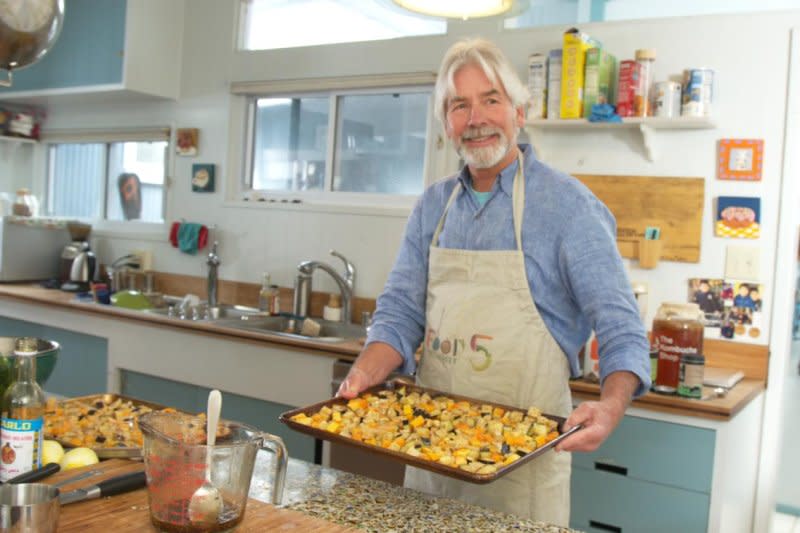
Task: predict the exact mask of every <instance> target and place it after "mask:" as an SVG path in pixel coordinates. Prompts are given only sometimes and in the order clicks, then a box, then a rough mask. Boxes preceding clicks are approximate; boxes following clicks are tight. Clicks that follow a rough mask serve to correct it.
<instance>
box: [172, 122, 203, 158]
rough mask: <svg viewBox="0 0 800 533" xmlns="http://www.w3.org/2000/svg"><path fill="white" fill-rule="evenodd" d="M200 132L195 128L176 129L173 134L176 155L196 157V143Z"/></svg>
mask: <svg viewBox="0 0 800 533" xmlns="http://www.w3.org/2000/svg"><path fill="white" fill-rule="evenodd" d="M199 138H200V130H198V129H197V128H178V131H177V132H176V133H175V152H176V153H177V154H178V155H186V156H191V155H197V142H198V139H199Z"/></svg>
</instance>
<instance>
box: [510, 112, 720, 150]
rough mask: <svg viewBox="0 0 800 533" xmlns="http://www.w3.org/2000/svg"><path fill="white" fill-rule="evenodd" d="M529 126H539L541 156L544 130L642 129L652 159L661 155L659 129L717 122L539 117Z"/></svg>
mask: <svg viewBox="0 0 800 533" xmlns="http://www.w3.org/2000/svg"><path fill="white" fill-rule="evenodd" d="M525 127H526V128H527V129H529V130H536V134H534V135H531V138H532V143H533V146H534V149H535V150H536V153H537V155H539V156H540V157H541V153H542V150H541V148H542V147H541V139H542V137H543V136H544V130H612V131H613V130H623V129H635V130H638V131H639V133H640V134H641V137H642V145H643V146H644V149H645V152H646V153H647V159H648V160H649V161H655V160H656V159H657V158H658V146H657V141H656V137H657V134H656V132H657V131H659V130H699V129H713V128H715V127H716V124H715V123H714V121H713V120H712V119H711V118H710V117H676V118H666V117H630V118H624V119H622V122H589V121H588V120H586V119H537V120H529V121H527V122H526V123H525Z"/></svg>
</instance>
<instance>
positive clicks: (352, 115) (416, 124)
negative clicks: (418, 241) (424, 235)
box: [246, 87, 432, 195]
mask: <svg viewBox="0 0 800 533" xmlns="http://www.w3.org/2000/svg"><path fill="white" fill-rule="evenodd" d="M431 93H432V88H431V87H424V88H420V87H416V88H406V89H401V88H393V89H379V90H373V91H354V92H332V93H329V94H327V95H319V94H316V95H308V96H264V97H258V96H256V97H253V98H252V100H251V101H252V105H251V110H252V113H251V120H250V123H251V132H252V133H251V136H252V152H251V153H250V154H248V160H249V161H250V167H251V168H250V171H249V172H248V173H247V178H246V188H249V189H254V190H264V191H280V192H299V191H320V192H326V193H377V194H385V195H417V194H420V193H421V192H422V190H423V188H424V185H425V164H426V155H427V152H428V150H427V147H428V141H427V139H428V138H429V135H428V125H429V122H430V102H431Z"/></svg>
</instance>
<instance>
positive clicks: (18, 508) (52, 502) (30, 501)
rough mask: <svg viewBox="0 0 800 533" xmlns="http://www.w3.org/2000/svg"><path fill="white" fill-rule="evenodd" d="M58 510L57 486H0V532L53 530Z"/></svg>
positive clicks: (33, 484) (55, 526) (40, 484)
mask: <svg viewBox="0 0 800 533" xmlns="http://www.w3.org/2000/svg"><path fill="white" fill-rule="evenodd" d="M59 512H60V506H59V503H58V489H57V488H54V487H51V486H49V485H45V484H43V483H22V484H19V485H8V484H6V485H3V486H2V487H0V531H9V532H11V531H13V532H20V533H22V532H26V533H27V532H36V533H54V532H55V531H56V528H57V527H58V515H59Z"/></svg>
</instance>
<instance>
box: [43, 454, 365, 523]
mask: <svg viewBox="0 0 800 533" xmlns="http://www.w3.org/2000/svg"><path fill="white" fill-rule="evenodd" d="M143 469H144V465H143V464H142V463H140V462H135V461H129V460H125V459H109V460H108V461H103V462H101V463H100V464H97V465H92V466H89V467H85V468H81V469H76V470H69V471H67V472H59V473H58V474H55V475H54V476H51V477H49V478H47V479H46V480H44V481H43V483H49V484H52V483H57V482H59V481H60V480H62V479H64V478H68V477H72V476H74V475H76V474H79V473H80V472H82V471H84V470H101V471H102V473H101V474H98V475H95V476H92V477H90V478H87V479H82V480H80V481H77V482H75V483H72V484H69V485H65V486H63V487H61V491H62V492H66V491H69V490H72V489H76V488H82V487H86V486H89V485H93V484H95V483H98V482H100V481H103V480H104V479H108V478H110V477H114V476H118V475H121V474H127V473H129V472H136V471H137V470H143ZM58 524H59V526H58V531H59V533H72V532H74V533H86V532H92V531H98V532H100V531H102V532H108V531H113V532H114V533H149V532H152V533H155V532H156V531H157V530H156V529H155V527H153V525H152V524H151V523H150V511H149V508H148V504H147V489H146V488H144V489H139V490H136V491H133V492H129V493H127V494H120V495H118V496H112V497H110V498H100V499H99V500H92V501H87V502H79V503H73V504H70V505H64V506H62V507H61V517H60V518H59V521H58ZM236 531H237V532H253V533H255V532H263V531H303V532H306V531H309V532H319V533H323V532H325V533H327V532H332V533H345V532H353V531H355V530H353V529H348V528H345V527H342V526H339V525H337V524H333V523H331V522H328V521H326V520H322V519H320V518H314V517H310V516H306V515H304V514H302V513H298V512H296V511H289V510H286V509H278V508H276V507H274V506H272V505H270V504H268V503H264V502H260V501H258V500H253V499H252V498H251V499H250V500H249V501H248V503H247V510H246V512H245V517H244V521H243V522H242V523H241V524H240V525H239V527H238V528H237V529H236Z"/></svg>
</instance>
